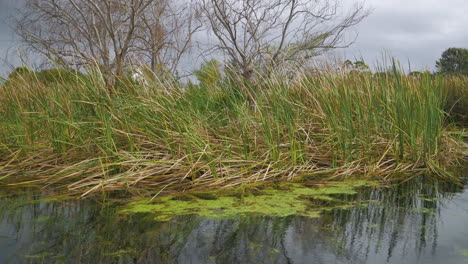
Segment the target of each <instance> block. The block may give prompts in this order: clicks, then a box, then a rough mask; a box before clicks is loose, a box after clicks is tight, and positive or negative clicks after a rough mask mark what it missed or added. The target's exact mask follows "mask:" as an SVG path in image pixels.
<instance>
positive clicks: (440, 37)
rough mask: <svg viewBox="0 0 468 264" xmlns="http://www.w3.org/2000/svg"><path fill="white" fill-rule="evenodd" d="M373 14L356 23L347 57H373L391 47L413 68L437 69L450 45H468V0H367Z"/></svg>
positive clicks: (395, 54)
mask: <svg viewBox="0 0 468 264" xmlns="http://www.w3.org/2000/svg"><path fill="white" fill-rule="evenodd" d="M366 4H367V5H368V6H370V7H371V8H372V9H373V12H372V13H371V15H370V16H369V17H368V18H367V19H366V20H364V21H363V22H362V23H361V24H359V25H358V26H357V27H356V31H357V32H358V33H359V37H358V39H357V41H356V42H355V44H354V45H353V46H352V47H351V48H349V49H348V50H347V51H345V54H346V56H347V57H353V56H356V55H358V57H360V56H363V57H364V58H365V59H366V60H368V61H374V59H375V58H376V57H378V56H379V54H381V53H382V52H383V51H390V52H391V54H393V55H394V56H395V57H397V58H398V59H400V60H401V62H402V63H403V64H406V62H407V60H408V59H409V60H410V61H411V64H412V68H413V69H416V70H422V69H424V68H425V67H429V68H431V69H434V65H435V61H436V60H437V59H438V58H439V57H440V55H441V53H442V52H443V51H444V50H445V49H447V48H449V47H467V45H468V34H466V25H467V24H468V16H467V15H466V14H465V13H466V10H468V1H466V0H446V1H439V0H392V1H382V0H368V1H366Z"/></svg>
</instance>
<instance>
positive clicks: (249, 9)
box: [200, 0, 368, 79]
mask: <svg viewBox="0 0 468 264" xmlns="http://www.w3.org/2000/svg"><path fill="white" fill-rule="evenodd" d="M200 6H201V9H202V10H203V13H204V18H205V19H206V21H207V22H208V24H209V28H210V29H211V32H212V33H213V35H214V36H215V37H216V39H217V44H216V45H215V46H214V47H213V49H216V50H221V51H222V52H223V53H224V54H225V55H227V57H228V58H229V60H230V62H231V63H232V66H233V67H234V68H238V69H239V71H240V72H241V74H242V75H243V77H244V78H247V79H250V78H251V77H252V74H253V71H254V69H255V68H257V67H259V66H262V67H264V68H271V67H276V66H278V65H282V63H283V62H286V61H297V60H301V61H303V60H307V59H310V58H311V57H313V56H316V55H318V54H320V53H322V52H324V51H327V50H330V49H334V48H339V47H348V46H349V45H350V44H351V43H352V41H351V42H345V41H344V38H343V37H344V33H345V32H346V30H347V29H349V28H350V27H352V26H354V25H356V24H358V23H359V22H361V21H362V19H363V18H365V17H366V16H367V15H368V11H367V10H366V9H365V8H364V5H363V4H362V3H358V4H355V5H354V6H353V7H352V8H351V9H350V10H349V11H348V12H340V10H341V7H342V5H341V3H340V2H339V0H201V2H200Z"/></svg>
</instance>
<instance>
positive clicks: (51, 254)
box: [0, 181, 468, 264]
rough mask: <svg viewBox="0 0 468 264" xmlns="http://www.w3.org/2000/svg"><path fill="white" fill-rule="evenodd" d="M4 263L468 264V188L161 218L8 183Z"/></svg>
mask: <svg viewBox="0 0 468 264" xmlns="http://www.w3.org/2000/svg"><path fill="white" fill-rule="evenodd" d="M0 194H1V195H2V196H1V197H2V198H1V203H0V263H223V264H224V263H399V264H400V263H425V264H429V263H438V264H439V263H444V264H460V263H468V189H467V188H466V187H463V186H459V185H451V184H447V183H440V182H439V183H437V182H429V183H422V182H421V181H420V182H418V183H416V182H411V183H409V184H403V185H399V186H396V187H393V188H390V189H380V190H378V189H363V190H360V191H359V194H357V195H352V196H343V197H341V198H342V199H345V200H346V199H348V200H351V199H352V200H356V199H360V200H369V202H368V203H367V206H360V207H355V208H351V209H335V210H332V211H328V212H323V214H322V216H321V217H320V218H307V217H294V216H290V217H285V218H275V217H267V216H251V217H239V218H236V219H226V220H209V219H205V218H201V217H197V216H180V217H176V218H175V219H173V220H172V221H170V222H165V223H163V222H155V221H153V220H152V218H151V217H150V216H148V215H144V214H142V215H132V216H129V215H122V214H117V211H118V206H115V205H108V204H109V203H108V202H107V201H108V200H106V201H105V202H103V201H102V200H101V201H99V200H84V201H74V200H72V201H70V200H68V201H62V202H51V201H49V202H48V201H45V200H40V198H41V197H43V196H44V194H41V193H38V192H37V191H34V190H21V191H20V190H14V191H12V190H0Z"/></svg>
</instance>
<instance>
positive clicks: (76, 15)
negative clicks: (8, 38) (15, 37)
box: [16, 0, 199, 75]
mask: <svg viewBox="0 0 468 264" xmlns="http://www.w3.org/2000/svg"><path fill="white" fill-rule="evenodd" d="M185 11H187V12H188V11H190V10H188V8H186V7H184V8H180V6H179V9H178V13H177V12H175V11H174V9H173V8H172V7H171V3H170V2H169V1H167V0H28V1H26V4H25V7H24V9H23V11H22V12H21V15H20V16H19V17H18V18H17V19H16V27H17V33H18V34H19V36H20V39H21V40H22V42H23V43H24V44H26V45H27V47H29V48H31V49H32V50H33V51H35V52H39V53H42V54H45V55H46V56H47V57H49V58H52V59H53V60H55V61H57V62H60V63H62V64H64V65H67V66H75V67H81V66H82V65H89V64H92V63H98V64H99V65H101V66H102V67H103V70H105V71H106V73H114V74H117V75H123V73H124V67H125V65H126V64H127V63H129V61H130V60H131V58H132V57H139V58H142V59H145V58H147V59H148V62H149V63H151V67H152V69H155V67H156V64H158V63H169V62H171V63H172V64H171V65H170V69H175V67H177V63H178V62H179V60H180V56H182V54H183V53H185V52H186V51H187V50H188V48H189V44H190V41H191V35H192V34H193V32H194V31H196V30H197V29H198V28H199V26H194V25H193V23H195V22H192V21H191V20H192V18H194V16H192V15H186V16H185V17H184V22H183V23H176V20H175V18H176V16H177V15H181V14H182V12H185ZM180 34H183V35H184V36H185V37H184V38H180V37H179V35H180ZM180 46H182V48H181V47H180ZM166 53H171V54H175V55H174V56H175V57H177V58H178V59H172V60H170V61H169V60H168V59H167V60H164V59H162V57H163V54H166Z"/></svg>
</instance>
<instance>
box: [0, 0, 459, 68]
mask: <svg viewBox="0 0 468 264" xmlns="http://www.w3.org/2000/svg"><path fill="white" fill-rule="evenodd" d="M343 2H344V3H346V4H348V3H351V2H354V1H353V0H343ZM14 3H18V1H15V0H0V73H5V72H8V71H9V67H8V64H15V65H17V64H18V61H17V59H15V58H16V57H17V56H15V53H16V48H15V45H16V43H15V41H14V39H15V37H14V34H13V32H11V30H10V29H9V27H8V25H7V24H6V23H5V20H6V19H7V18H8V16H9V15H10V14H12V13H13V12H14ZM366 5H367V6H368V7H369V8H371V10H372V13H371V15H370V16H369V17H368V18H366V19H365V20H364V21H363V22H362V23H361V24H359V25H358V26H357V27H356V28H355V29H354V30H355V31H356V32H358V34H359V36H358V39H357V40H356V42H355V43H354V45H352V46H351V47H350V48H347V49H345V50H340V51H339V53H341V54H342V55H344V56H345V57H347V58H349V59H353V58H361V57H363V58H364V59H365V61H366V62H367V63H368V64H369V65H374V64H375V61H376V60H377V59H378V58H381V55H382V54H383V53H384V52H386V53H391V55H393V56H395V57H396V58H397V59H399V60H400V61H401V63H402V64H404V65H405V66H406V68H407V65H408V61H410V63H411V69H412V70H424V69H425V68H429V69H430V70H434V64H435V61H436V60H437V59H438V58H439V57H440V55H441V53H442V52H443V51H444V50H445V49H446V48H449V47H464V48H468V27H467V25H468V14H467V11H468V1H467V0H367V1H366ZM7 53H9V56H7ZM5 59H6V60H5Z"/></svg>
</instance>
